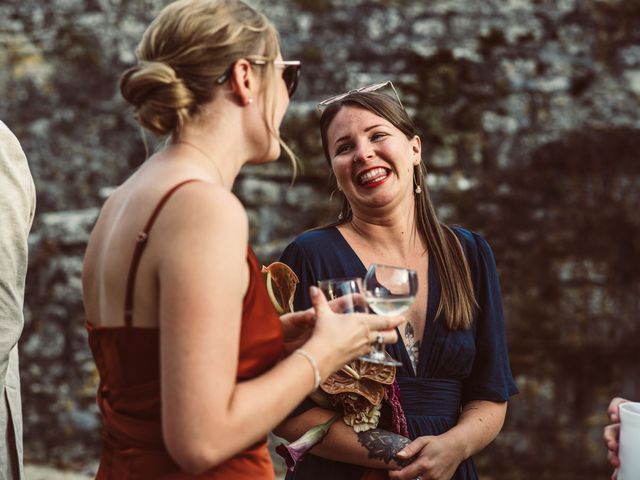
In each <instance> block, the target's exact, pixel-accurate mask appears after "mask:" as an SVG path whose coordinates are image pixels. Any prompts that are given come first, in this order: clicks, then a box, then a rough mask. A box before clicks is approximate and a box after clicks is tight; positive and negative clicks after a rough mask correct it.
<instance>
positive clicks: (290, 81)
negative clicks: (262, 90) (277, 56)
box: [216, 58, 301, 98]
mask: <svg viewBox="0 0 640 480" xmlns="http://www.w3.org/2000/svg"><path fill="white" fill-rule="evenodd" d="M247 61H249V63H251V64H253V65H266V64H267V63H269V62H273V65H274V66H276V67H279V68H282V79H283V80H284V83H285V85H286V86H287V93H288V94H289V98H291V96H292V95H293V93H294V92H295V91H296V88H298V79H299V78H300V69H301V64H300V60H256V59H249V58H248V59H247ZM233 65H235V62H234V63H233V64H232V65H231V66H230V67H229V68H227V70H226V71H225V72H224V73H223V74H222V75H220V76H219V77H218V78H217V79H216V83H217V84H218V85H222V84H223V83H224V82H226V81H227V80H228V79H229V77H230V76H231V72H232V71H233Z"/></svg>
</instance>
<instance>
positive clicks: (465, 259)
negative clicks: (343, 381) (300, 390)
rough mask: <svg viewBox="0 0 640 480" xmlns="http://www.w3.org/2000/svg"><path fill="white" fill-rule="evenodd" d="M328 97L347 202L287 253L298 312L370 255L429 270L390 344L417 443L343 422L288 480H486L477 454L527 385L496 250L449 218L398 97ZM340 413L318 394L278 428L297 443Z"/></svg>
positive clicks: (326, 142) (329, 131) (327, 126)
mask: <svg viewBox="0 0 640 480" xmlns="http://www.w3.org/2000/svg"><path fill="white" fill-rule="evenodd" d="M391 87H392V88H393V86H391ZM393 91H394V93H395V89H394V90H393ZM321 106H323V107H326V108H325V109H324V111H323V113H322V118H321V134H322V144H323V148H324V153H325V156H326V159H327V161H328V163H329V165H330V167H331V169H332V172H333V174H334V175H335V178H336V183H337V188H338V190H339V191H340V192H342V194H343V195H344V203H343V208H342V211H341V213H340V216H339V220H338V222H337V223H336V224H334V225H330V226H328V227H325V228H320V229H317V230H312V231H309V232H306V233H304V234H302V235H300V236H299V237H297V238H296V239H295V240H294V241H293V242H292V243H291V244H290V245H289V246H288V247H287V248H286V250H285V251H284V253H283V254H282V257H281V261H283V262H285V263H287V264H288V265H289V266H290V267H291V268H292V269H293V270H294V271H295V272H296V274H297V275H298V276H299V278H300V282H301V283H300V285H299V286H298V289H297V291H296V298H295V307H296V309H300V308H307V307H308V306H309V305H310V299H309V297H308V293H307V292H308V288H309V286H310V285H315V284H316V283H317V281H318V280H323V279H327V278H337V277H353V276H357V277H363V276H364V275H365V273H366V270H367V268H368V266H369V265H370V264H371V263H382V264H389V265H399V266H404V267H409V268H413V269H415V270H417V271H418V275H419V285H420V291H419V293H418V295H417V297H416V301H415V302H414V304H413V305H412V307H411V309H410V310H409V311H408V312H407V313H406V314H405V317H406V320H407V321H406V324H405V325H404V326H403V327H402V328H401V331H400V332H399V333H400V334H401V336H402V341H399V342H398V343H397V344H395V345H392V346H388V347H387V351H388V352H389V354H391V355H392V356H393V357H394V358H396V359H398V360H400V361H401V362H402V366H401V367H398V370H397V381H398V385H399V387H400V399H401V403H402V406H403V408H404V412H405V415H406V419H407V426H408V430H409V436H410V439H411V440H412V442H411V443H409V441H406V440H405V441H403V439H402V438H401V437H399V436H398V435H395V434H392V433H390V432H384V431H381V430H378V429H376V430H375V431H370V432H368V433H364V434H363V433H359V434H356V433H355V432H354V431H353V430H352V429H351V427H349V426H347V425H345V424H344V423H343V422H336V423H335V424H333V426H332V427H331V430H330V431H329V434H328V435H327V437H326V438H325V440H324V441H323V442H322V443H321V444H320V445H318V446H316V447H315V448H314V449H313V450H312V454H310V455H308V456H307V458H306V459H305V460H304V461H303V462H301V463H300V464H299V465H298V466H297V468H296V470H295V472H289V473H288V475H287V479H290V480H292V479H304V480H308V479H335V480H340V479H345V480H346V479H354V480H355V479H361V478H366V477H365V474H367V475H368V474H369V473H371V470H370V469H371V468H377V469H381V470H380V471H379V472H378V477H376V478H381V477H382V478H387V477H388V478H390V479H392V480H413V479H417V478H422V479H424V480H427V479H429V480H441V479H442V480H449V479H452V478H453V479H455V480H470V479H476V478H478V477H477V474H476V471H475V467H474V464H473V460H472V459H471V456H472V455H473V454H475V453H477V452H479V451H480V450H482V449H483V448H484V447H485V446H487V445H488V444H489V443H490V442H491V441H493V439H494V438H495V437H496V436H497V434H498V433H499V431H500V429H501V428H502V424H503V422H504V418H505V415H506V410H507V401H508V399H509V397H510V396H511V395H513V394H515V393H517V389H516V386H515V384H514V381H513V378H512V375H511V370H510V367H509V359H508V353H507V345H506V339H505V332H504V317H503V311H502V300H501V295H500V286H499V281H498V276H497V272H496V266H495V261H494V258H493V253H492V252H491V248H490V247H489V245H488V244H487V242H486V241H485V240H484V239H483V238H482V237H480V236H479V235H477V234H475V233H473V232H470V231H468V230H465V229H462V228H457V227H456V228H449V227H447V226H445V225H443V224H441V223H440V222H439V221H438V219H437V217H436V214H435V209H434V208H433V206H432V203H431V200H430V198H429V195H428V192H427V188H426V184H425V182H424V166H423V164H422V159H421V141H420V137H419V136H418V135H417V132H416V128H415V126H414V124H413V122H412V121H411V119H410V118H409V117H408V115H407V113H406V111H405V110H404V108H403V106H402V104H401V102H400V100H399V98H398V97H397V94H396V95H395V98H394V97H391V96H389V95H386V94H384V93H381V91H380V90H378V89H376V87H365V88H364V89H360V90H359V91H353V92H350V93H348V94H345V95H339V96H336V97H334V98H331V99H328V100H326V101H324V102H322V104H321ZM331 416H332V412H330V411H327V410H324V409H322V408H320V407H318V406H317V405H315V404H314V403H313V402H312V401H311V400H307V401H305V402H304V403H303V404H302V405H300V406H299V407H298V409H297V410H296V411H295V412H294V413H293V414H292V416H291V417H290V418H289V419H288V420H287V421H285V422H284V423H283V424H282V425H281V426H280V427H279V428H278V429H277V430H276V432H277V433H278V434H280V435H281V436H283V437H285V438H287V439H289V440H292V439H295V438H297V437H299V436H300V435H301V434H302V433H303V432H304V431H306V430H307V429H308V428H310V427H312V426H314V425H317V424H319V423H322V422H323V421H325V420H326V419H328V418H330V417H331ZM383 437H384V438H386V441H380V439H381V438H383ZM376 440H377V441H376ZM408 443H409V444H408ZM407 444H408V445H407ZM381 445H384V446H383V447H382V449H381ZM385 449H387V450H388V451H384V450H385ZM407 463H408V464H407ZM367 472H368V473H367ZM380 474H382V475H380Z"/></svg>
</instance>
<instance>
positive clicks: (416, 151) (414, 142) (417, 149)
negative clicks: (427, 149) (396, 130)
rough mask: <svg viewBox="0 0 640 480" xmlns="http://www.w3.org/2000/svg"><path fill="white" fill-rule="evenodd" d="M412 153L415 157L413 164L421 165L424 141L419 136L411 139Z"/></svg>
mask: <svg viewBox="0 0 640 480" xmlns="http://www.w3.org/2000/svg"><path fill="white" fill-rule="evenodd" d="M411 153H412V155H413V164H414V165H420V160H421V159H422V140H421V139H420V137H419V136H418V135H415V136H414V137H413V138H412V139H411Z"/></svg>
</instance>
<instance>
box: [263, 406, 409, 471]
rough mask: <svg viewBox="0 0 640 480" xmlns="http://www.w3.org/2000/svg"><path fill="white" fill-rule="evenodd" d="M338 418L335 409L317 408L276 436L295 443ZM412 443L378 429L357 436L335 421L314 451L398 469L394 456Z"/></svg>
mask: <svg viewBox="0 0 640 480" xmlns="http://www.w3.org/2000/svg"><path fill="white" fill-rule="evenodd" d="M334 415H335V412H334V411H332V410H326V409H323V408H320V407H315V408H312V409H310V410H307V411H306V412H304V413H302V414H300V415H298V416H297V417H293V418H289V419H287V420H285V421H284V422H282V423H281V424H280V425H279V426H278V428H277V429H276V430H275V433H276V435H278V436H281V437H283V438H285V439H286V440H288V441H294V440H296V439H297V438H299V437H300V436H302V434H304V432H306V431H307V430H309V429H310V428H311V427H314V426H316V425H320V424H321V423H324V422H326V421H327V420H329V419H330V418H331V417H333V416H334ZM409 442H410V440H409V439H407V438H405V437H403V436H402V435H398V434H396V433H392V432H388V431H386V430H382V429H379V428H375V429H373V430H369V431H367V432H360V433H356V432H354V430H353V429H352V428H351V427H350V426H348V425H346V424H345V423H344V422H343V421H342V420H338V421H337V422H335V423H334V424H333V425H332V426H331V428H330V429H329V433H327V436H326V437H325V438H324V439H323V440H322V442H321V443H320V444H318V445H316V446H315V447H314V448H313V449H312V450H311V452H312V453H313V454H314V455H318V456H320V457H324V458H328V459H330V460H336V461H339V462H345V463H352V464H355V465H362V466H365V467H370V468H399V467H400V465H399V464H398V463H397V462H396V461H395V460H393V457H394V456H395V455H396V453H398V452H399V451H400V450H402V449H403V448H404V447H405V446H407V445H408V444H409Z"/></svg>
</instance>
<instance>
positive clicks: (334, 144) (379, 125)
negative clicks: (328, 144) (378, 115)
mask: <svg viewBox="0 0 640 480" xmlns="http://www.w3.org/2000/svg"><path fill="white" fill-rule="evenodd" d="M386 126H387V125H383V124H382V123H380V124H376V125H371V126H370V127H367V128H365V129H364V131H365V132H368V131H369V130H373V129H374V128H378V127H386ZM346 138H349V135H343V136H342V137H340V138H338V139H337V140H336V141H335V142H333V146H334V147H335V146H336V145H337V144H338V142H341V141H342V140H344V139H346Z"/></svg>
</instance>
